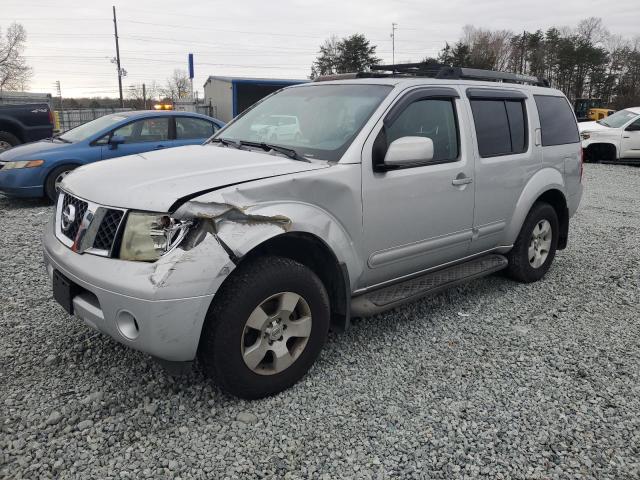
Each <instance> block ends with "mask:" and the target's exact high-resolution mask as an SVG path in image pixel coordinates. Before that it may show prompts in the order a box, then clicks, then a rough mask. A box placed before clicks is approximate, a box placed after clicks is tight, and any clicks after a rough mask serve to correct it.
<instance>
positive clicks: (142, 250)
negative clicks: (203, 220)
mask: <svg viewBox="0 0 640 480" xmlns="http://www.w3.org/2000/svg"><path fill="white" fill-rule="evenodd" d="M192 225H193V222H192V221H191V220H176V219H174V218H171V217H170V216H169V215H167V214H162V213H145V212H129V215H128V216H127V223H126V225H125V228H124V233H123V235H122V242H121V244H120V258H121V259H122V260H137V261H143V262H153V261H155V260H157V259H159V258H160V257H161V256H162V255H165V254H167V253H169V252H170V251H171V250H173V249H174V248H176V247H177V246H178V245H180V243H181V242H182V240H184V237H185V236H186V235H187V233H188V232H189V228H190V227H191V226H192Z"/></svg>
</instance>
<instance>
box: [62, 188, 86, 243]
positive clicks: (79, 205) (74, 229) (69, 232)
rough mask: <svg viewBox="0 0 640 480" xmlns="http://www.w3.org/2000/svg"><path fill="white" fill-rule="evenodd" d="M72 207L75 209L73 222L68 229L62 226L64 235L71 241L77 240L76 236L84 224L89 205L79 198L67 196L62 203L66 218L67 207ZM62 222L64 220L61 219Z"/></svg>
mask: <svg viewBox="0 0 640 480" xmlns="http://www.w3.org/2000/svg"><path fill="white" fill-rule="evenodd" d="M69 205H72V206H73V208H74V209H75V211H74V213H75V215H74V218H73V221H72V222H70V223H69V225H68V226H67V228H64V224H61V225H60V226H61V227H62V228H61V230H62V234H63V235H64V236H65V237H67V238H68V239H69V240H74V241H75V239H76V235H77V234H78V230H79V229H80V224H81V223H82V219H83V218H84V214H85V213H86V212H87V207H88V206H89V204H88V203H87V202H85V201H84V200H80V199H79V198H75V197H72V196H71V195H65V196H64V199H63V201H62V215H63V216H64V214H65V210H66V209H67V206H69ZM61 221H62V219H61Z"/></svg>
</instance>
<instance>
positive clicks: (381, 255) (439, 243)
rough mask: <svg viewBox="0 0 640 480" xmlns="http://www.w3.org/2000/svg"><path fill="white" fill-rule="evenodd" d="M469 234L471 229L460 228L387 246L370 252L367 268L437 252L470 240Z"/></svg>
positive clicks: (470, 234)
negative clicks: (439, 234)
mask: <svg viewBox="0 0 640 480" xmlns="http://www.w3.org/2000/svg"><path fill="white" fill-rule="evenodd" d="M471 236H472V231H471V229H469V230H462V231H459V232H454V233H450V234H447V235H441V236H439V237H433V238H428V239H426V240H420V241H417V242H413V243H409V244H406V245H400V246H399V247H392V248H388V249H386V250H381V251H377V252H374V253H372V254H371V255H370V256H369V259H368V260H367V264H368V265H369V268H377V267H383V266H386V265H389V264H391V263H395V262H399V261H403V260H407V259H410V258H414V257H417V256H420V255H424V254H425V253H431V252H437V251H439V250H442V249H446V248H451V247H453V246H455V245H459V244H461V243H465V242H469V241H470V240H471Z"/></svg>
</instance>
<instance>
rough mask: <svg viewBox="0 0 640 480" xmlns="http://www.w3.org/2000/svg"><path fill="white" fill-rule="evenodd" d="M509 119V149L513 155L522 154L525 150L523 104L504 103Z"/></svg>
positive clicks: (525, 133)
mask: <svg viewBox="0 0 640 480" xmlns="http://www.w3.org/2000/svg"><path fill="white" fill-rule="evenodd" d="M504 106H505V107H506V108H507V116H508V117H509V130H511V148H512V149H513V153H522V152H524V151H525V150H526V149H527V129H526V127H525V125H526V122H527V120H526V114H525V111H524V102H512V101H508V102H504Z"/></svg>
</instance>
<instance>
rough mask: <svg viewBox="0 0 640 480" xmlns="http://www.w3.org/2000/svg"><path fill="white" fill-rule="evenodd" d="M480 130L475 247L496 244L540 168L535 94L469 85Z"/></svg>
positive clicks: (476, 151)
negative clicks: (533, 118)
mask: <svg viewBox="0 0 640 480" xmlns="http://www.w3.org/2000/svg"><path fill="white" fill-rule="evenodd" d="M466 96H467V97H468V99H469V105H470V107H471V117H472V119H473V124H474V129H473V131H474V134H475V139H476V141H475V148H474V155H475V176H476V190H475V214H474V219H473V241H472V242H471V246H470V250H469V253H471V254H476V253H479V252H483V251H485V250H489V249H492V248H495V247H496V246H498V245H499V243H500V242H501V240H502V238H503V237H504V234H505V230H506V228H507V224H508V222H509V221H510V219H511V216H512V215H513V212H514V209H515V206H516V203H517V201H518V198H520V194H521V193H522V190H523V189H524V186H525V185H526V182H527V180H528V179H529V178H531V176H532V175H533V174H534V173H535V172H536V171H537V170H538V169H539V168H540V162H541V158H540V153H539V150H538V149H536V148H535V146H534V145H532V143H533V142H531V141H530V139H531V138H533V136H534V134H535V132H534V129H533V128H532V127H531V125H532V122H530V121H529V117H530V115H529V113H530V110H531V109H532V108H535V107H534V106H533V102H532V99H530V98H528V96H527V94H525V93H524V92H522V91H519V90H510V89H497V88H468V89H467V90H466Z"/></svg>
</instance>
